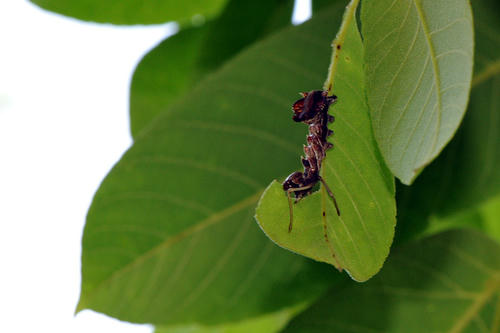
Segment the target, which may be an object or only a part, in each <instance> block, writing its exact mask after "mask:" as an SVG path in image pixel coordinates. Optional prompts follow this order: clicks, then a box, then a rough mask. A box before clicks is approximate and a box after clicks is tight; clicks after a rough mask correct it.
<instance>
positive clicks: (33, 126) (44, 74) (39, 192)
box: [0, 0, 310, 333]
mask: <svg viewBox="0 0 500 333" xmlns="http://www.w3.org/2000/svg"><path fill="white" fill-rule="evenodd" d="M298 2H300V3H301V4H300V8H306V9H303V10H300V9H299V10H297V9H298V8H296V13H297V15H295V17H294V22H300V21H302V20H304V19H305V18H307V17H308V16H310V8H309V9H308V0H299V1H298ZM173 29H175V26H174V25H172V24H170V25H169V24H166V25H157V26H148V27H116V26H111V25H97V24H91V23H85V22H81V21H77V20H73V19H69V18H66V17H62V16H59V15H56V14H52V13H50V12H46V11H43V10H41V9H39V8H38V7H36V6H34V5H32V4H31V3H29V2H28V1H25V0H1V1H0V263H1V270H0V318H1V320H0V332H9V333H17V332H22V333H25V332H72V333H74V332H76V333H78V332H82V333H83V332H85V333H87V332H93V333H100V332H102V333H112V332H120V333H128V332H130V333H132V332H134V333H141V332H144V333H146V332H151V330H152V328H151V326H148V325H132V324H128V323H123V322H119V321H117V320H115V319H112V318H109V317H106V316H104V315H101V314H98V313H95V312H92V311H83V312H81V313H79V314H78V315H77V316H76V317H75V316H74V314H73V313H74V309H75V307H76V303H77V301H78V296H79V288H80V255H81V243H80V242H81V236H82V230H83V226H84V222H85V214H86V212H87V209H88V207H89V205H90V202H91V200H92V196H93V194H94V192H95V191H96V189H97V187H98V186H99V183H100V182H101V181H102V179H103V178H104V176H105V175H106V174H107V172H108V171H109V169H110V168H111V167H112V166H113V164H114V163H115V162H116V161H117V160H118V159H119V158H120V156H121V155H122V154H123V152H124V151H125V150H126V149H127V148H128V147H129V145H130V144H131V138H130V134H129V123H128V121H129V119H128V90H129V84H130V78H131V75H132V73H133V69H134V67H135V65H136V64H137V63H138V61H139V60H140V59H141V57H142V55H143V54H144V53H145V52H146V51H147V50H148V49H150V48H151V47H153V46H154V45H155V44H156V43H158V42H159V41H160V40H162V39H163V38H164V37H165V36H166V35H167V34H169V33H171V32H172V31H173Z"/></svg>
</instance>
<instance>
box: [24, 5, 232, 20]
mask: <svg viewBox="0 0 500 333" xmlns="http://www.w3.org/2000/svg"><path fill="white" fill-rule="evenodd" d="M30 1H31V2H33V3H35V4H37V5H38V6H40V7H42V8H44V9H47V10H50V11H53V12H56V13H59V14H63V15H67V16H72V17H75V18H77V19H80V20H85V21H93V22H99V23H113V24H154V23H163V22H168V21H178V22H181V23H184V22H187V21H189V20H190V19H191V18H192V17H193V16H194V15H196V14H200V15H204V16H206V17H212V16H215V15H217V13H218V12H219V11H220V10H221V9H222V8H223V7H224V5H225V4H226V2H227V0H184V1H176V0H149V1H142V0H128V1H122V0H106V1H99V0H75V1H67V0H30Z"/></svg>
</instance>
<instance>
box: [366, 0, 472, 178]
mask: <svg viewBox="0 0 500 333" xmlns="http://www.w3.org/2000/svg"><path fill="white" fill-rule="evenodd" d="M361 21H362V29H363V31H362V34H363V38H364V44H365V62H366V63H365V72H366V87H367V99H368V105H369V106H370V111H371V115H372V119H373V124H372V125H373V129H374V133H375V138H376V139H377V142H378V144H379V147H380V150H381V152H382V155H383V156H384V159H385V161H386V162H387V165H388V167H389V169H391V171H392V173H393V174H394V175H395V176H396V177H398V178H399V179H400V180H401V181H402V182H403V183H404V184H411V183H412V182H413V180H414V179H415V177H416V176H417V175H418V174H419V173H420V171H421V170H422V169H423V168H424V167H425V166H426V165H427V164H429V163H430V162H431V161H432V160H433V159H434V158H435V157H436V156H437V155H438V154H439V152H440V151H441V150H442V149H443V147H444V146H445V145H446V144H447V143H448V141H449V140H450V139H451V138H452V136H453V134H454V133H455V131H456V130H457V128H458V126H459V124H460V121H461V120H462V117H463V115H464V113H465V108H466V106H467V100H468V96H469V87H470V82H471V77H472V64H473V57H472V53H473V52H472V51H473V29H472V15H471V9H470V5H469V1H467V0H440V1H435V0H401V1H396V0H377V1H375V0H367V1H364V2H363V6H362V11H361Z"/></svg>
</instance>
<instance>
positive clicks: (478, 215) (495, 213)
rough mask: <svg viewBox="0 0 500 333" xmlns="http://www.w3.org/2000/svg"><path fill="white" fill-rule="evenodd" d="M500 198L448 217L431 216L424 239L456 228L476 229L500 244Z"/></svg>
mask: <svg viewBox="0 0 500 333" xmlns="http://www.w3.org/2000/svg"><path fill="white" fill-rule="evenodd" d="M498 221H500V196H498V197H495V198H492V199H491V200H488V201H487V202H485V203H483V204H482V205H479V206H477V207H474V208H472V209H468V210H465V211H460V212H458V213H456V214H454V215H450V216H446V217H438V216H431V218H430V220H429V225H428V226H427V228H426V229H425V231H424V233H423V234H422V236H423V237H425V236H428V235H432V234H436V233H438V232H442V231H444V230H449V229H456V228H474V229H477V230H480V231H482V232H483V233H486V234H487V235H488V236H490V237H491V238H493V239H495V240H497V241H498V242H500V224H499V223H498Z"/></svg>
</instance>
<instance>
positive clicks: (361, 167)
mask: <svg viewBox="0 0 500 333" xmlns="http://www.w3.org/2000/svg"><path fill="white" fill-rule="evenodd" d="M355 9H356V1H354V3H351V5H349V7H348V10H347V11H346V14H345V16H344V22H343V24H342V27H341V30H340V32H339V34H338V35H337V38H336V40H335V41H334V45H335V46H336V45H339V46H340V50H338V49H337V47H334V50H335V52H334V54H333V57H332V59H333V62H332V65H331V67H330V69H331V73H330V77H329V79H328V81H327V84H326V86H327V87H328V86H330V85H331V83H332V80H333V89H332V91H333V92H334V93H335V95H337V96H338V102H337V103H336V104H335V105H334V106H333V107H332V108H331V109H330V113H333V114H335V118H336V121H335V123H334V124H333V126H331V128H332V129H333V130H334V132H335V134H334V135H333V136H332V137H331V138H332V139H331V141H332V142H333V144H334V148H333V149H332V150H330V151H329V152H328V154H327V158H326V159H325V161H324V162H323V168H322V174H323V178H324V179H325V181H326V183H327V184H329V187H331V188H332V190H333V192H334V194H335V197H336V198H337V202H338V205H339V207H340V212H341V216H340V217H338V216H337V214H336V213H335V208H334V205H333V203H332V201H331V199H329V197H328V196H326V193H325V191H324V190H322V191H320V192H316V193H314V194H312V195H310V196H308V197H306V198H304V199H302V200H301V201H300V202H299V203H297V204H294V205H293V216H294V218H293V230H292V232H288V223H289V210H288V201H287V197H286V195H285V192H284V191H283V188H282V187H281V185H280V184H278V183H277V182H273V183H272V184H271V185H270V186H269V187H268V189H267V190H266V192H265V193H264V195H263V196H262V198H261V200H260V203H259V206H258V207H257V213H256V218H257V220H258V222H259V224H260V226H261V228H262V229H263V230H264V232H265V233H266V234H267V235H268V237H270V238H271V239H272V240H273V241H274V242H276V243H277V244H278V245H280V246H282V247H284V248H287V249H290V250H292V251H294V252H297V253H300V254H302V255H305V256H308V257H310V258H313V259H315V260H318V261H323V262H327V263H330V264H332V265H334V266H336V267H338V268H343V269H345V270H346V271H348V273H349V274H350V276H351V277H352V278H353V279H355V280H357V281H366V280H368V279H369V278H370V277H371V276H373V275H374V274H376V273H377V272H378V271H379V270H380V268H381V267H382V264H383V262H384V260H385V258H386V257H387V255H388V253H389V248H390V246H391V242H392V238H393V236H394V226H395V223H396V221H395V214H396V210H395V201H394V183H393V177H392V175H391V174H390V172H389V171H388V170H387V169H386V167H385V166H384V162H383V160H382V158H381V157H380V154H379V152H378V150H377V145H376V142H375V140H374V138H373V133H372V130H371V126H370V117H369V113H368V108H367V106H366V104H365V98H364V79H363V46H362V43H361V38H360V35H359V32H358V30H357V27H356V22H355V19H354V15H355ZM288 123H289V124H290V125H289V126H290V128H293V127H297V126H301V125H297V124H293V122H292V121H291V120H288ZM302 129H303V131H304V136H305V134H306V132H307V129H306V128H305V127H302ZM303 141H304V139H303ZM296 159H297V160H299V156H297V157H296ZM297 164H298V163H297ZM292 170H293V169H292ZM289 171H291V170H289ZM323 207H325V208H326V216H325V217H323V216H322V212H323V211H324V210H323ZM325 230H326V231H325Z"/></svg>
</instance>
